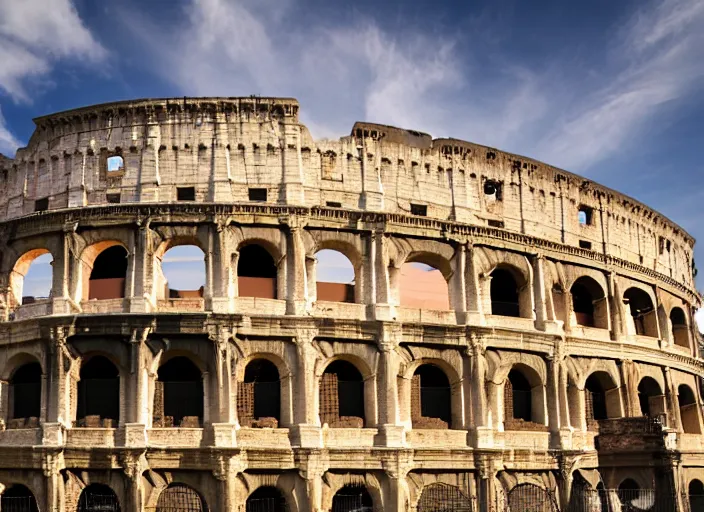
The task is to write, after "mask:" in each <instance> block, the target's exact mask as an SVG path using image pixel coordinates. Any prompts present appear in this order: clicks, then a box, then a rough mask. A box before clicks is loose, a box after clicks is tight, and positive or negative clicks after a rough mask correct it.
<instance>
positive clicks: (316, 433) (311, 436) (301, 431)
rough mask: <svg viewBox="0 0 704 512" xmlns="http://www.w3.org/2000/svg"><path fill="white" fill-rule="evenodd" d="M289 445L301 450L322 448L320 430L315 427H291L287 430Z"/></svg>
mask: <svg viewBox="0 0 704 512" xmlns="http://www.w3.org/2000/svg"><path fill="white" fill-rule="evenodd" d="M289 437H290V440H291V445H293V446H299V447H301V448H322V447H323V438H322V431H321V428H320V427H319V426H317V425H293V426H292V427H291V428H290V430H289Z"/></svg>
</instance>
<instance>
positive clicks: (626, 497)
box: [618, 478, 640, 510]
mask: <svg viewBox="0 0 704 512" xmlns="http://www.w3.org/2000/svg"><path fill="white" fill-rule="evenodd" d="M639 497H640V486H639V485H638V484H637V483H636V481H635V480H632V479H630V478H626V479H625V480H624V481H623V482H621V484H620V485H619V486H618V500H619V501H620V502H621V505H623V506H624V509H623V510H636V509H634V508H633V507H632V506H631V504H632V502H634V501H636V500H638V498H639Z"/></svg>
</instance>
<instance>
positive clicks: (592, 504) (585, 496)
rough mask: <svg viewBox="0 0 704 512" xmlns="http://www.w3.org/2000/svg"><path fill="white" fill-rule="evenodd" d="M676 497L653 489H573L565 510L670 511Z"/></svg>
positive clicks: (600, 511)
mask: <svg viewBox="0 0 704 512" xmlns="http://www.w3.org/2000/svg"><path fill="white" fill-rule="evenodd" d="M676 498H677V497H676V496H675V495H674V494H672V493H667V492H656V491H655V489H579V490H576V489H575V490H573V491H572V496H571V498H570V503H569V505H568V507H567V509H566V510H565V512H672V511H673V510H675V509H676V507H677V505H676V502H677V499H676ZM683 501H685V502H686V501H687V500H686V499H685V500H683ZM695 510H702V512H704V508H702V509H692V510H691V512H695Z"/></svg>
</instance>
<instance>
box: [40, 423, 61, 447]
mask: <svg viewBox="0 0 704 512" xmlns="http://www.w3.org/2000/svg"><path fill="white" fill-rule="evenodd" d="M64 442H65V439H64V426H63V425H62V424H61V423H44V424H43V425H42V445H44V446H63V444H64Z"/></svg>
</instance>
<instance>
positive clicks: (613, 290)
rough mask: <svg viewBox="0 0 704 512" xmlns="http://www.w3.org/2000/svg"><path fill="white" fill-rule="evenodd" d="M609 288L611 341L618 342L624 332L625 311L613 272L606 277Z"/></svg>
mask: <svg viewBox="0 0 704 512" xmlns="http://www.w3.org/2000/svg"><path fill="white" fill-rule="evenodd" d="M606 280H607V284H608V287H609V311H610V312H611V339H612V340H619V339H620V338H621V336H622V335H623V332H624V327H625V316H624V315H625V311H624V307H623V300H622V299H621V290H619V286H618V285H617V284H616V279H615V276H614V274H613V272H609V273H608V274H607V276H606Z"/></svg>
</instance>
